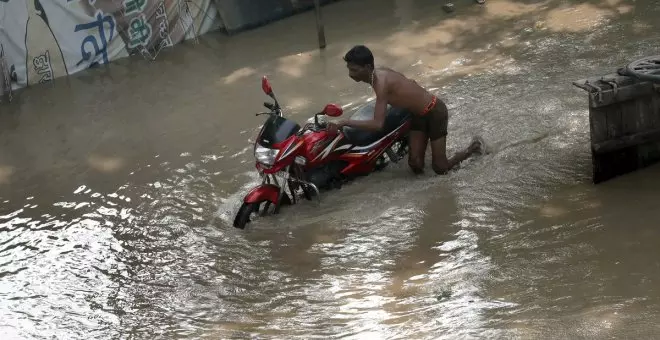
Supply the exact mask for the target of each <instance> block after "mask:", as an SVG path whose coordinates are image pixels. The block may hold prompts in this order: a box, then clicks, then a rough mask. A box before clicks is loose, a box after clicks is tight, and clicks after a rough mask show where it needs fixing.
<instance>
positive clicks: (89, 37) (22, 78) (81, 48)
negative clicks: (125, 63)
mask: <svg viewBox="0 0 660 340" xmlns="http://www.w3.org/2000/svg"><path fill="white" fill-rule="evenodd" d="M220 26H222V24H221V22H220V18H219V16H218V11H217V8H216V7H215V1H214V0H186V1H184V0H96V1H94V0H0V59H2V60H0V95H1V94H3V92H7V91H8V90H9V89H8V88H7V86H6V85H5V84H6V81H5V80H6V78H7V77H8V78H9V80H10V83H11V88H13V89H17V88H21V87H25V86H30V85H34V84H39V83H46V82H50V81H51V80H53V79H54V78H57V77H62V76H66V75H69V74H73V73H76V72H79V71H82V70H84V69H87V68H89V67H93V66H96V65H100V64H107V63H109V62H110V61H112V60H115V59H118V58H123V57H126V56H128V55H131V54H136V53H139V54H143V55H144V56H146V57H148V58H154V57H155V56H156V55H157V54H158V52H159V51H160V50H161V49H163V48H166V47H170V46H172V45H174V44H176V43H178V42H180V41H182V40H185V39H191V38H194V37H196V36H198V35H201V34H204V33H206V32H208V31H209V30H212V29H216V28H218V27H220ZM3 69H4V70H6V72H2V71H3Z"/></svg>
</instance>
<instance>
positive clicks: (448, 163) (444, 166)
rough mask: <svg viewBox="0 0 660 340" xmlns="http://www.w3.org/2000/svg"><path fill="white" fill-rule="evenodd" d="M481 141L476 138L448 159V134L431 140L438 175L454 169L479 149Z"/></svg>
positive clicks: (434, 164)
mask: <svg viewBox="0 0 660 340" xmlns="http://www.w3.org/2000/svg"><path fill="white" fill-rule="evenodd" d="M480 148H481V142H479V141H477V140H475V141H473V142H472V144H470V146H469V147H467V149H465V150H464V151H461V152H457V153H455V154H454V156H453V157H452V158H449V159H447V136H444V137H440V138H438V139H435V140H432V141H431V152H432V159H433V164H432V166H433V171H435V173H437V174H438V175H444V174H446V173H447V172H448V171H449V170H451V169H453V168H454V167H455V166H456V165H458V164H459V163H460V162H462V161H464V160H466V159H468V157H470V156H471V155H472V154H473V153H475V152H477V151H479V149H480ZM411 150H412V149H411Z"/></svg>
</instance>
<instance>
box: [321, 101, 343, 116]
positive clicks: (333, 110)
mask: <svg viewBox="0 0 660 340" xmlns="http://www.w3.org/2000/svg"><path fill="white" fill-rule="evenodd" d="M321 113H323V114H324V115H326V116H328V117H339V116H341V115H342V114H343V113H344V110H343V109H342V108H341V106H339V105H337V104H328V105H326V106H325V107H324V108H323V111H322V112H321Z"/></svg>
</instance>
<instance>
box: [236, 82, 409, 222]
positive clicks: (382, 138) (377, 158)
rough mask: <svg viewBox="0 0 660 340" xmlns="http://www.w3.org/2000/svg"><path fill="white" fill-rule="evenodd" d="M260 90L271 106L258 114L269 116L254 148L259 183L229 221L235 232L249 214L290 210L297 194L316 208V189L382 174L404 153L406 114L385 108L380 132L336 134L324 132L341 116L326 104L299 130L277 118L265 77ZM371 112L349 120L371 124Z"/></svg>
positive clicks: (277, 110) (365, 109) (361, 112)
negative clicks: (287, 207) (329, 120)
mask: <svg viewBox="0 0 660 340" xmlns="http://www.w3.org/2000/svg"><path fill="white" fill-rule="evenodd" d="M261 87H262V89H263V91H264V93H266V94H267V95H268V96H270V97H271V98H272V99H273V101H274V103H270V102H265V103H264V106H265V107H266V108H267V109H269V110H270V111H269V112H262V113H257V116H259V115H268V119H267V120H266V122H265V123H264V125H263V127H262V128H261V131H260V132H259V135H258V137H257V139H256V142H255V145H254V156H255V158H256V160H257V162H256V168H257V171H259V174H260V175H261V177H262V179H263V180H262V183H261V184H260V185H258V186H256V187H255V188H253V189H252V190H250V192H248V193H247V195H245V198H244V199H243V205H242V206H241V208H240V209H239V210H238V212H237V214H236V217H235V218H234V227H236V228H240V229H243V228H245V226H246V224H248V223H249V222H250V219H251V217H252V215H253V214H259V215H262V216H264V215H266V214H268V213H274V214H277V213H279V211H280V207H281V206H283V205H291V204H295V203H296V201H297V200H298V194H302V196H303V197H304V198H306V199H307V200H312V199H313V198H314V197H316V198H317V199H318V200H319V202H320V192H319V189H321V190H327V189H339V188H341V186H342V184H343V183H344V182H346V181H349V180H352V179H354V178H356V177H359V176H365V175H368V174H370V173H372V172H374V171H379V170H382V169H383V168H385V167H386V166H387V164H389V162H398V161H399V160H401V159H402V158H403V157H404V156H405V155H406V154H407V153H408V132H409V130H410V114H409V113H408V112H407V111H405V110H402V109H398V108H394V107H391V106H388V112H387V117H386V119H385V124H384V127H383V129H382V130H381V131H380V132H369V131H364V130H357V129H355V128H351V127H344V128H343V129H342V131H341V132H338V131H329V130H327V128H326V125H327V124H326V122H325V117H326V116H328V117H339V116H341V115H342V114H343V110H342V108H341V107H340V106H338V105H335V104H328V105H326V106H325V108H324V109H323V111H321V112H319V113H317V114H315V115H314V118H313V120H312V119H310V120H309V121H308V123H307V124H305V125H304V126H303V127H302V128H301V127H300V125H298V123H296V122H294V121H292V120H289V119H286V118H284V117H283V116H282V108H281V107H280V105H279V103H278V101H277V99H276V98H275V94H274V93H273V89H272V87H271V85H270V82H269V81H268V78H266V77H265V76H264V77H263V79H262V82H261ZM373 112H374V104H373V103H372V104H371V105H366V106H364V107H362V108H361V109H359V110H358V111H357V112H356V113H355V114H354V115H353V116H352V117H351V118H352V119H357V120H366V119H372V118H373ZM271 207H272V209H271ZM271 210H272V211H271Z"/></svg>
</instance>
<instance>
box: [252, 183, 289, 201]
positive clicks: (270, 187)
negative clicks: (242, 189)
mask: <svg viewBox="0 0 660 340" xmlns="http://www.w3.org/2000/svg"><path fill="white" fill-rule="evenodd" d="M279 196H280V187H278V186H276V185H274V184H261V185H258V186H256V187H254V188H252V190H250V192H248V193H247V195H245V197H244V198H243V202H245V203H259V202H263V201H269V202H271V203H272V204H277V203H278V201H279Z"/></svg>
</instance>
